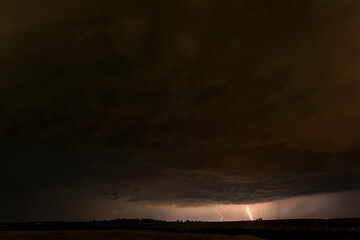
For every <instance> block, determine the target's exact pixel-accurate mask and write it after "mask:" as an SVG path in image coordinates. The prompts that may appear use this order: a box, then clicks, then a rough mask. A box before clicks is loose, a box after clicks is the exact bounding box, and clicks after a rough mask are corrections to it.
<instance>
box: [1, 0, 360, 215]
mask: <svg viewBox="0 0 360 240" xmlns="http://www.w3.org/2000/svg"><path fill="white" fill-rule="evenodd" d="M358 11H359V3H357V2H356V1H347V2H344V1H332V2H330V3H329V2H324V1H320V0H319V1H301V2H299V1H279V2H277V3H270V2H267V1H257V2H254V1H229V2H222V1H171V2H169V1H153V2H151V3H150V2H147V1H121V2H118V1H107V2H106V3H104V2H103V1H92V2H91V3H89V2H88V1H82V0H77V1H69V2H66V3H64V2H63V1H51V3H50V2H48V1H31V2H30V1H22V2H21V3H20V2H15V1H2V2H1V3H0V35H1V37H0V44H1V46H3V47H2V49H3V51H2V54H1V56H0V63H1V66H2V67H1V69H0V74H1V78H0V91H1V101H0V102H1V103H0V104H1V105H0V109H1V111H0V116H1V128H0V134H1V139H0V143H1V146H0V148H1V149H0V150H1V152H0V158H1V163H2V167H1V172H2V174H1V175H0V180H1V182H0V184H1V185H0V186H1V188H2V189H3V190H2V191H1V194H4V195H7V196H10V198H9V199H12V198H13V199H15V198H21V197H20V196H22V195H24V194H26V195H28V196H31V195H32V194H35V193H37V194H38V193H41V192H43V191H47V190H48V189H59V191H60V190H61V189H64V188H67V187H69V186H73V185H85V186H95V185H96V186H102V187H101V188H99V195H100V196H102V194H103V193H104V192H110V193H112V192H117V193H118V195H119V198H124V199H127V200H128V201H131V202H150V203H156V204H164V203H166V204H170V203H174V204H178V205H201V204H211V203H236V204H241V203H256V202H265V201H270V200H275V199H279V198H284V197H291V196H300V195H304V194H314V193H324V192H337V191H343V190H352V189H357V188H358V186H360V185H359V183H360V179H359V178H360V174H359V172H360V163H359V161H358V159H359V156H360V152H359V146H360V138H359V136H360V128H359V124H358V122H359V120H360V119H359V118H360V110H359V109H360V108H359V107H358V105H359V103H360V94H359V93H360V91H359V90H360V88H359V86H360V80H359V79H360V72H359V70H358V66H359V64H360V44H359V43H360V35H359V34H357V32H358V31H357V29H358V28H359V26H360V17H359V16H360V15H359V14H358ZM11 196H12V197H11ZM0 201H1V200H0ZM9 201H10V200H9ZM75 217H76V216H75Z"/></svg>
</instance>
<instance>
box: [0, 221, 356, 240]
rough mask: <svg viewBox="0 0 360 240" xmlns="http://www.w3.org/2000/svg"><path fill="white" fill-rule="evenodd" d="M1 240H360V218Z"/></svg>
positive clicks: (110, 227) (30, 229)
mask: <svg viewBox="0 0 360 240" xmlns="http://www.w3.org/2000/svg"><path fill="white" fill-rule="evenodd" d="M0 239H1V240H3V239H4V240H6V239H9V240H15V239H17V240H19V239H28V240H37V239H74V240H75V239H79V240H81V239H89V240H95V239H103V240H113V239H129V240H131V239H134V240H135V239H137V240H142V239H149V240H155V239H163V240H165V239H176V240H177V239H179V240H180V239H194V240H195V239H230V240H231V239H233V240H235V239H236V240H260V239H269V240H272V239H274V240H275V239H277V240H279V239H280V240H281V239H295V240H296V239H317V240H319V239H339V240H340V239H341V240H350V239H360V219H330V220H321V219H319V220H272V221H252V222H250V221H241V222H217V223H214V222H162V221H148V220H147V221H144V220H114V221H94V222H73V223H66V222H37V223H22V224H0Z"/></svg>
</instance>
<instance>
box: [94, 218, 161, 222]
mask: <svg viewBox="0 0 360 240" xmlns="http://www.w3.org/2000/svg"><path fill="white" fill-rule="evenodd" d="M93 222H103V223H105V222H109V223H151V222H166V221H164V220H157V219H151V218H119V219H112V220H100V221H96V220H95V219H94V220H93Z"/></svg>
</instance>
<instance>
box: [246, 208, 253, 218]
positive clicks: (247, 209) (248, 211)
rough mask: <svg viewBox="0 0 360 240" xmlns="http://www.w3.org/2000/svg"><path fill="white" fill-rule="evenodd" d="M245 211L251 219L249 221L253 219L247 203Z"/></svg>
mask: <svg viewBox="0 0 360 240" xmlns="http://www.w3.org/2000/svg"><path fill="white" fill-rule="evenodd" d="M246 211H247V213H248V214H249V218H250V219H251V221H253V220H254V219H253V217H252V215H251V212H250V207H249V205H246Z"/></svg>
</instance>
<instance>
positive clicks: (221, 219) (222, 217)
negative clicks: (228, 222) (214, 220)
mask: <svg viewBox="0 0 360 240" xmlns="http://www.w3.org/2000/svg"><path fill="white" fill-rule="evenodd" d="M215 212H216V213H217V214H218V215H219V216H220V217H221V218H220V222H222V221H223V219H224V216H223V215H222V214H221V213H220V212H219V211H218V210H217V209H215Z"/></svg>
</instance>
